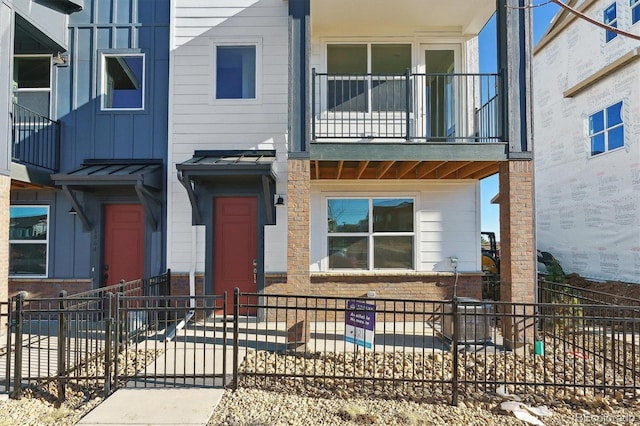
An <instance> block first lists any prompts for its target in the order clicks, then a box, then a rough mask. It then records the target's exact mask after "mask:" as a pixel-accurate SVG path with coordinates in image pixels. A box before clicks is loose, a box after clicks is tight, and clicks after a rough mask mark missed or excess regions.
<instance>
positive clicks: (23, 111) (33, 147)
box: [11, 103, 60, 173]
mask: <svg viewBox="0 0 640 426" xmlns="http://www.w3.org/2000/svg"><path fill="white" fill-rule="evenodd" d="M12 115H13V128H12V136H11V138H12V141H11V157H12V161H14V162H16V163H20V164H24V165H25V166H31V167H35V168H37V169H41V170H43V171H47V172H52V173H54V172H57V171H59V167H60V123H59V122H58V121H54V120H51V119H50V118H48V117H44V116H42V115H40V114H38V113H37V112H34V111H31V110H30V109H28V108H25V107H24V106H21V105H19V104H17V103H14V104H13V114H12Z"/></svg>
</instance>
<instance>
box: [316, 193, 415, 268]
mask: <svg viewBox="0 0 640 426" xmlns="http://www.w3.org/2000/svg"><path fill="white" fill-rule="evenodd" d="M339 199H342V200H367V201H368V205H369V211H368V213H369V217H373V200H375V199H389V200H399V199H411V200H412V202H413V213H412V217H413V231H398V232H375V231H374V230H373V226H374V225H373V221H372V220H369V229H368V230H367V231H366V232H339V233H330V232H329V229H328V226H329V200H339ZM417 205H418V197H417V195H415V194H402V193H393V194H375V195H361V194H344V193H342V194H326V195H324V196H323V217H324V219H323V225H322V226H323V248H322V252H321V253H322V256H323V260H322V262H321V265H322V268H321V269H322V270H323V271H326V272H339V273H355V274H358V273H371V272H415V271H417V270H418V249H417V244H418V242H417V236H418V234H419V232H418V220H417V210H416V208H417ZM331 236H336V237H364V236H366V238H367V250H368V252H367V268H366V269H364V268H363V269H360V268H331V267H330V266H329V238H330V237H331ZM379 236H410V237H412V238H413V247H412V253H411V262H412V265H413V266H412V267H411V268H376V267H375V265H374V260H375V259H374V256H375V253H374V241H373V240H374V238H375V237H379Z"/></svg>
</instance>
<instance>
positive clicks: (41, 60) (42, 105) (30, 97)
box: [13, 55, 51, 117]
mask: <svg viewBox="0 0 640 426" xmlns="http://www.w3.org/2000/svg"><path fill="white" fill-rule="evenodd" d="M13 96H14V99H15V102H16V103H17V104H18V105H21V106H23V107H25V108H27V109H29V110H31V111H33V112H36V113H38V114H40V115H41V116H43V117H50V112H51V55H17V56H15V57H14V60H13Z"/></svg>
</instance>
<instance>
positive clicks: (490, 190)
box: [479, 0, 560, 241]
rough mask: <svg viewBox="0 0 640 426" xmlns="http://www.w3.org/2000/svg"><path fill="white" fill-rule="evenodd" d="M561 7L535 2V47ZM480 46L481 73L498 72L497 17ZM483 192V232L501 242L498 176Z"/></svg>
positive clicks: (484, 32) (483, 185)
mask: <svg viewBox="0 0 640 426" xmlns="http://www.w3.org/2000/svg"><path fill="white" fill-rule="evenodd" d="M542 3H546V4H544V5H541V6H535V5H536V4H542ZM559 9H560V8H559V6H557V5H555V4H553V3H547V2H544V1H542V0H537V1H535V2H534V8H533V43H534V46H535V45H536V44H537V43H538V41H539V40H540V38H541V37H542V36H543V35H544V33H545V31H546V30H547V28H548V27H549V24H550V23H551V20H552V19H553V17H554V16H555V15H556V13H557V12H558V10H559ZM479 44H480V72H481V73H492V72H496V69H497V59H496V22H495V16H494V17H493V18H491V20H490V21H489V22H488V23H487V25H486V26H485V27H484V29H483V30H482V32H480V37H479ZM480 192H481V201H480V203H481V222H482V225H481V226H482V230H483V231H493V232H495V233H496V238H497V239H498V241H500V221H499V215H500V210H499V208H498V206H497V205H495V204H491V199H492V198H493V197H494V196H495V195H496V194H497V193H498V175H497V174H495V175H493V176H490V177H488V178H486V179H483V180H482V181H481V183H480Z"/></svg>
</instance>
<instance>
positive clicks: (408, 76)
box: [404, 68, 411, 140]
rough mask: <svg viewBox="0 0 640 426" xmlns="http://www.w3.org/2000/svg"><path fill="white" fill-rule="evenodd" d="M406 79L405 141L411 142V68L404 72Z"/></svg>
mask: <svg viewBox="0 0 640 426" xmlns="http://www.w3.org/2000/svg"><path fill="white" fill-rule="evenodd" d="M404 78H405V81H406V83H405V108H406V111H405V117H406V120H407V122H406V123H405V126H406V127H405V132H406V135H405V139H406V140H409V139H411V134H410V132H411V121H410V119H411V114H410V111H411V71H409V68H407V69H405V71H404Z"/></svg>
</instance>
